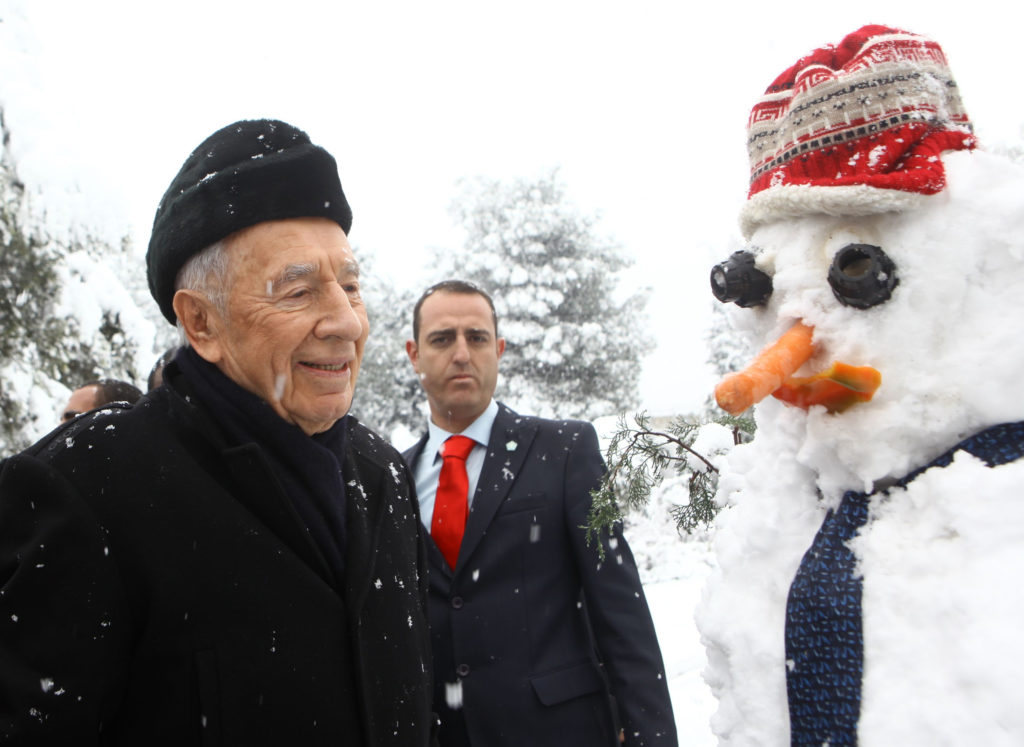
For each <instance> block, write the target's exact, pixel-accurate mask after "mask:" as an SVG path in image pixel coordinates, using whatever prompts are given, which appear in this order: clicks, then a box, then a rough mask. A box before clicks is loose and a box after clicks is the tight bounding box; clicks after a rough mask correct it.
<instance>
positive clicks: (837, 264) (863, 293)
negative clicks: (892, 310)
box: [828, 244, 899, 309]
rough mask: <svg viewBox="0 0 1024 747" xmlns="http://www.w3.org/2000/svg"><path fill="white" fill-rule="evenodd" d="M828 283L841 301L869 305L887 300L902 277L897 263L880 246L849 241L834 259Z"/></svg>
mask: <svg viewBox="0 0 1024 747" xmlns="http://www.w3.org/2000/svg"><path fill="white" fill-rule="evenodd" d="M828 284H829V285H831V286H832V292H833V293H834V294H835V297H836V298H837V299H839V303H841V304H843V305H844V306H852V307H853V308H855V309H868V308H871V307H872V306H877V305H878V304H880V303H885V302H886V301H888V300H889V298H890V296H892V290H893V288H895V287H896V286H897V285H898V284H899V278H898V277H896V265H895V264H894V263H893V261H892V260H891V259H890V258H889V255H888V254H886V253H885V252H884V251H882V249H881V248H880V247H877V246H872V245H870V244H847V245H846V246H844V247H843V248H842V249H840V250H839V251H838V252H836V256H835V257H834V258H833V260H832V266H831V267H830V268H829V271H828Z"/></svg>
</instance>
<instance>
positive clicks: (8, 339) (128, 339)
mask: <svg viewBox="0 0 1024 747" xmlns="http://www.w3.org/2000/svg"><path fill="white" fill-rule="evenodd" d="M0 130H2V135H3V153H2V156H0V263H2V266H3V268H4V269H3V273H0V410H2V412H3V418H2V420H0V455H7V454H10V453H12V452H14V451H17V450H19V449H21V448H23V447H25V446H27V445H28V444H30V443H31V442H32V441H33V440H35V439H36V438H37V437H39V436H40V435H42V434H43V433H45V432H46V431H48V430H49V429H50V428H51V427H53V426H54V425H56V422H57V420H56V415H57V409H58V408H59V407H60V404H61V402H62V400H63V399H65V398H66V397H67V395H68V392H69V390H70V389H73V388H76V387H78V386H79V385H81V384H82V383H85V382H86V381H88V380H90V379H95V378H99V377H101V376H106V377H112V378H118V379H123V380H126V381H129V382H131V383H134V384H136V385H139V384H140V382H143V381H144V379H145V376H146V374H147V373H148V368H147V367H148V365H149V363H150V361H149V358H150V357H151V355H152V338H153V334H154V331H153V324H152V322H151V321H150V320H149V319H147V318H146V316H145V314H144V313H143V312H142V310H141V309H139V307H138V306H137V305H136V303H135V302H134V301H133V300H132V298H131V295H130V293H129V292H128V291H127V290H126V289H125V285H124V281H123V279H124V278H127V277H130V276H131V275H132V273H135V274H136V275H138V274H140V273H141V272H142V268H141V263H140V262H138V261H133V260H132V259H131V258H130V256H129V255H130V247H129V246H127V244H122V245H121V246H116V247H112V246H110V245H108V244H106V243H104V242H103V241H100V240H98V239H96V238H94V237H92V236H89V235H84V236H82V237H79V238H70V239H68V238H60V239H58V238H55V237H54V236H53V235H51V233H50V232H49V231H47V230H46V228H45V227H44V221H43V219H42V218H41V216H39V215H37V214H35V213H34V212H33V209H32V206H31V204H30V200H29V196H28V192H27V190H26V187H25V185H24V184H23V183H22V182H21V180H20V179H19V178H18V174H17V170H16V167H15V163H14V160H13V158H12V157H11V153H10V149H9V144H10V138H11V133H10V132H9V131H8V129H7V126H6V122H5V120H4V118H3V111H2V110H0Z"/></svg>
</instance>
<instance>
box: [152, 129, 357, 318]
mask: <svg viewBox="0 0 1024 747" xmlns="http://www.w3.org/2000/svg"><path fill="white" fill-rule="evenodd" d="M313 217H323V218H329V219H331V220H333V221H335V222H336V223H337V224H338V225H339V226H341V229H342V230H343V231H344V232H345V233H346V234H347V233H348V232H349V229H350V228H351V227H352V210H351V209H350V208H349V206H348V201H347V200H346V199H345V193H344V192H343V191H342V189H341V181H340V179H339V178H338V166H337V164H336V163H335V161H334V158H333V157H332V156H331V154H330V153H328V152H327V151H326V150H324V149H323V148H321V147H320V146H317V145H314V144H313V143H312V142H311V141H310V139H309V136H308V135H307V134H306V133H305V132H303V131H302V130H300V129H297V128H296V127H293V126H291V125H290V124H287V123H285V122H280V121H277V120H271V119H257V120H243V121H240V122H235V123H234V124H231V125H228V126H227V127H224V128H223V129H220V130H218V131H217V132H215V133H213V134H212V135H210V137H208V138H206V140H204V141H203V142H202V144H201V145H200V146H199V147H198V148H196V149H195V150H194V151H192V153H191V155H189V157H188V158H187V159H186V160H185V163H184V165H182V167H181V170H180V171H179V172H178V174H177V176H175V177H174V181H172V182H171V186H170V187H168V189H167V192H165V193H164V196H163V199H162V200H161V201H160V205H159V207H157V209H156V217H155V218H154V219H153V233H152V235H151V237H150V239H149V250H148V251H147V252H146V267H147V272H148V276H149V290H150V292H151V293H152V294H153V298H154V299H156V302H157V304H158V305H159V306H160V311H161V312H163V315H164V316H165V317H166V318H167V320H168V321H170V322H171V323H172V324H173V323H174V322H175V321H176V317H175V314H174V307H173V305H172V300H173V298H174V281H175V279H176V278H177V276H178V272H179V271H180V270H181V268H182V267H183V266H184V264H185V263H186V262H187V261H188V260H189V259H190V258H191V257H192V256H194V255H195V254H197V253H198V252H200V251H202V250H203V249H205V248H206V247H207V246H209V245H210V244H213V243H215V242H217V241H220V240H221V239H223V238H225V237H227V236H229V235H231V234H232V233H234V232H235V231H240V230H241V229H243V228H248V227H249V226H253V225H256V224H257V223H262V222H264V221H270V220H284V219H287V218H313Z"/></svg>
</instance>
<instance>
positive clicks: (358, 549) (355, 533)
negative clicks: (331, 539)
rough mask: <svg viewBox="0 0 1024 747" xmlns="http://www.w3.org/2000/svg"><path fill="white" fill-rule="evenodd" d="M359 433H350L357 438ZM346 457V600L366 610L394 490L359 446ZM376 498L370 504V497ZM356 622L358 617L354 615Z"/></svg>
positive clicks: (350, 450)
mask: <svg viewBox="0 0 1024 747" xmlns="http://www.w3.org/2000/svg"><path fill="white" fill-rule="evenodd" d="M354 433H355V429H352V430H350V431H349V434H350V437H353V438H354ZM353 447H354V448H352V449H349V450H348V451H347V453H346V454H345V466H344V473H345V497H346V504H347V506H346V513H345V521H346V524H347V537H346V542H345V544H346V547H345V599H346V601H347V602H348V603H349V605H351V607H352V610H353V611H354V612H355V611H358V610H360V609H362V606H363V601H364V599H365V597H366V594H367V592H368V590H369V588H370V584H369V583H368V582H367V579H368V578H369V577H370V574H371V573H373V568H374V562H375V561H376V553H375V552H374V548H376V546H377V537H378V535H379V533H380V532H379V530H380V522H381V516H382V513H381V512H382V510H383V509H382V506H383V505H384V504H385V503H388V504H390V503H391V498H392V496H393V494H394V491H393V490H390V489H389V487H388V486H387V485H386V484H385V483H384V482H383V481H384V479H385V474H384V470H383V469H382V468H381V467H380V466H379V465H376V464H374V463H373V462H371V461H370V460H368V459H362V458H360V457H359V445H358V444H353ZM371 495H372V496H374V500H372V501H371V500H370V499H369V496H371ZM353 618H355V614H353Z"/></svg>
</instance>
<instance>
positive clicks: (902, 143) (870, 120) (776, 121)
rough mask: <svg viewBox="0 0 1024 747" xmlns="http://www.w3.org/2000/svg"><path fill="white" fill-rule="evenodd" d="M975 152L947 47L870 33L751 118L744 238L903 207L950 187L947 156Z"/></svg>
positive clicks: (793, 80) (821, 60)
mask: <svg viewBox="0 0 1024 747" xmlns="http://www.w3.org/2000/svg"><path fill="white" fill-rule="evenodd" d="M974 145H975V139H974V136H973V134H972V128H971V124H970V121H969V120H968V118H967V113H966V112H965V111H964V107H963V103H962V102H961V100H960V94H959V91H958V89H957V86H956V82H955V81H954V80H953V76H952V74H951V72H950V70H949V67H948V64H947V62H946V56H945V54H944V53H943V51H942V48H941V47H939V45H938V44H937V43H935V42H933V41H931V40H930V39H927V38H925V37H922V36H918V35H916V34H911V33H908V32H904V31H899V30H896V29H891V28H888V27H885V26H865V27H863V28H861V29H860V30H858V31H856V32H854V33H852V34H850V35H849V36H847V37H846V38H845V39H843V41H842V42H841V43H840V44H839V45H838V46H836V47H832V46H828V47H824V48H822V49H817V50H815V51H814V52H812V53H811V54H809V55H807V56H806V57H804V58H802V59H801V60H799V61H798V62H797V63H796V64H795V65H793V66H792V67H791V68H789V69H788V70H786V71H785V72H784V73H783V74H782V75H780V76H779V77H778V78H777V79H776V80H775V82H773V83H772V85H771V86H769V87H768V90H767V91H766V92H765V94H764V96H762V97H761V100H760V101H758V102H757V104H756V105H755V106H754V108H753V110H752V111H751V113H750V120H749V123H748V140H747V149H748V154H749V157H750V172H751V173H750V190H749V193H748V197H749V199H748V202H747V205H746V207H745V208H744V213H743V216H742V223H743V228H744V233H747V234H749V232H750V231H751V230H753V228H754V227H755V226H756V225H757V224H758V223H761V222H764V221H767V220H774V219H777V218H782V217H788V216H794V215H801V214H806V213H810V212H825V213H830V214H846V215H861V214H870V213H875V212H882V211H886V210H898V209H904V208H906V207H908V206H909V205H911V204H914V203H915V202H916V201H918V200H919V198H920V196H923V195H930V194H935V193H936V192H939V191H941V190H942V189H943V187H944V186H945V183H946V182H945V172H944V169H943V166H942V161H941V159H940V158H939V156H940V155H941V153H943V152H944V151H949V150H964V149H970V148H973V147H974ZM817 188H822V189H817ZM837 188H843V189H838V191H837V192H832V190H836V189H837Z"/></svg>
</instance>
